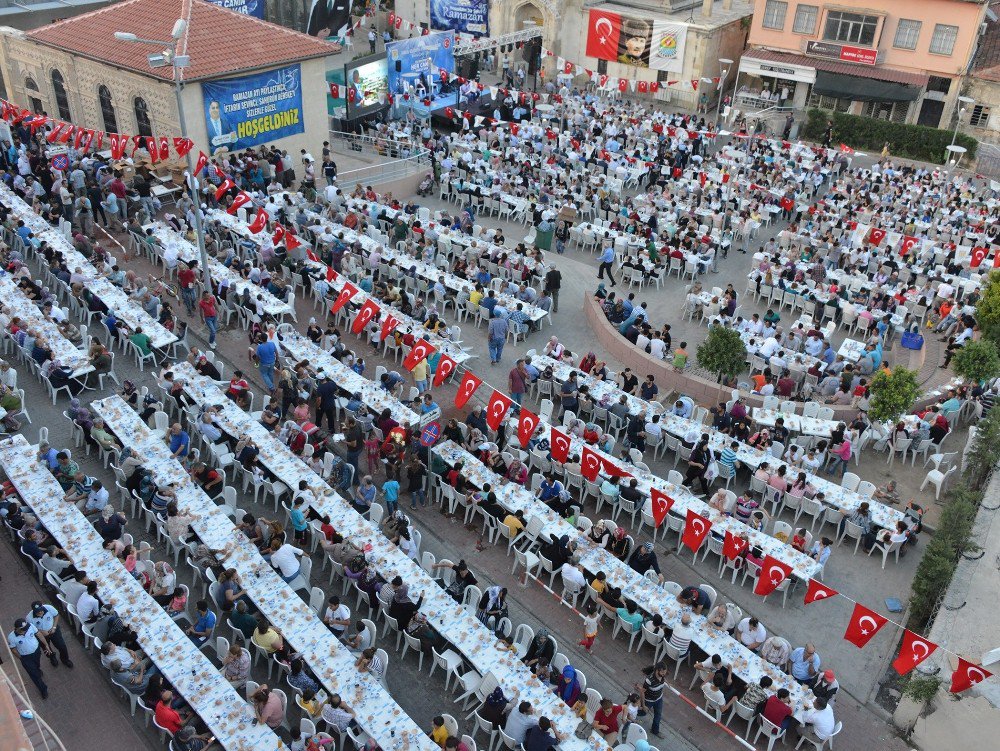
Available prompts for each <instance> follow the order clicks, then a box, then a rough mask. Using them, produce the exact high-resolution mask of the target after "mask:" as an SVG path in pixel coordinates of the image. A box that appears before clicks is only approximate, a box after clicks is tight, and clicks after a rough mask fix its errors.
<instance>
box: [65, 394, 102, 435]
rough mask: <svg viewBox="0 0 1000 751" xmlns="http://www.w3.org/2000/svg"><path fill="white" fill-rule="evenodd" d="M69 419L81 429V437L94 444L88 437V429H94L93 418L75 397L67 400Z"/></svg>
mask: <svg viewBox="0 0 1000 751" xmlns="http://www.w3.org/2000/svg"><path fill="white" fill-rule="evenodd" d="M66 413H67V414H68V415H69V417H70V419H71V420H72V421H73V422H74V423H76V424H77V425H78V426H79V427H81V428H82V429H83V435H84V437H85V438H86V439H87V440H88V441H91V442H93V443H94V444H96V443H97V442H96V441H94V440H93V439H92V438H91V437H90V429H91V428H92V427H94V416H93V414H91V412H90V410H89V409H87V408H86V407H84V406H83V405H82V404H81V403H80V400H79V399H77V398H76V397H74V398H72V399H70V400H69V409H68V410H66Z"/></svg>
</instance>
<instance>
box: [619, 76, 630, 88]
mask: <svg viewBox="0 0 1000 751" xmlns="http://www.w3.org/2000/svg"><path fill="white" fill-rule="evenodd" d="M626 89H628V80H627V79H625V78H619V79H618V90H619V91H625V90H626Z"/></svg>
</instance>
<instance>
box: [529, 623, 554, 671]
mask: <svg viewBox="0 0 1000 751" xmlns="http://www.w3.org/2000/svg"><path fill="white" fill-rule="evenodd" d="M553 657H555V642H553V641H552V639H550V638H549V630H548V629H547V628H545V627H544V626H543V627H541V628H539V629H538V631H536V632H535V636H534V638H533V639H532V640H531V642H530V643H529V644H528V649H527V651H526V652H525V653H524V657H522V658H521V662H523V663H524V664H525V666H526V667H527V668H528V669H529V670H531V672H532V673H534V674H536V675H539V676H546V675H548V672H549V664H550V663H551V662H552V658H553Z"/></svg>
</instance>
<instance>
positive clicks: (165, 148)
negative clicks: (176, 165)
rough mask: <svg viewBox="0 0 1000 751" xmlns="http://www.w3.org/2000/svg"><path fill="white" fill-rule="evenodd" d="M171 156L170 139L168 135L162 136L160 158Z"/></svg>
mask: <svg viewBox="0 0 1000 751" xmlns="http://www.w3.org/2000/svg"><path fill="white" fill-rule="evenodd" d="M169 157H170V141H168V140H167V137H166V136H160V160H161V161H162V160H163V159H168V158H169Z"/></svg>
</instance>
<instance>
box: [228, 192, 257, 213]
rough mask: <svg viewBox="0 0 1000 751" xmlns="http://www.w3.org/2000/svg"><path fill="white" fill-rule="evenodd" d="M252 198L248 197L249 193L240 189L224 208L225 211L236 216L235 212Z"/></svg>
mask: <svg viewBox="0 0 1000 751" xmlns="http://www.w3.org/2000/svg"><path fill="white" fill-rule="evenodd" d="M252 200H253V199H252V198H250V194H249V193H247V192H245V191H242V190H241V191H240V192H239V193H237V194H236V198H234V199H233V202H232V204H230V206H229V208H228V209H226V213H227V214H229V215H230V216H236V212H237V211H239V210H240V209H241V208H243V207H244V206H246V205H247V204H248V203H250V201H252Z"/></svg>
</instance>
